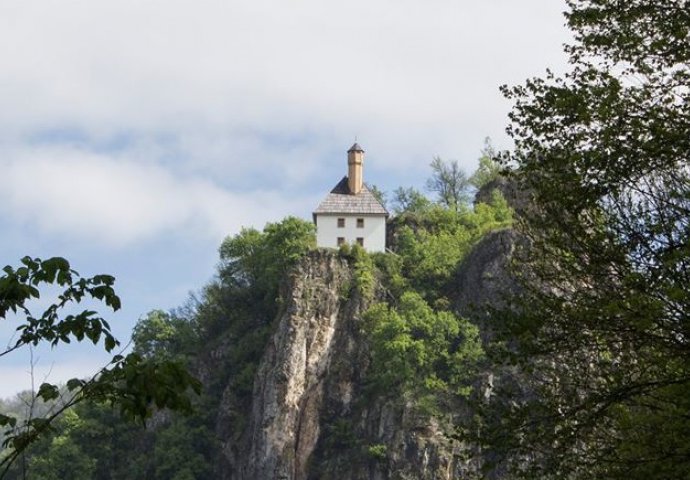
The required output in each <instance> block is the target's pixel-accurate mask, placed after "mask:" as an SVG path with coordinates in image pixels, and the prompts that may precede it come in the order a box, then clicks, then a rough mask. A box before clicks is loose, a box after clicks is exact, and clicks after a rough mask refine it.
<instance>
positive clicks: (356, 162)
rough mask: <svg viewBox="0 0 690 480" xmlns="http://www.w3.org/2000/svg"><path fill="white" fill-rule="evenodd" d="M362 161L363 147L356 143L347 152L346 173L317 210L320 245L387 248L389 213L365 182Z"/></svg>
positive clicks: (315, 214)
mask: <svg viewBox="0 0 690 480" xmlns="http://www.w3.org/2000/svg"><path fill="white" fill-rule="evenodd" d="M363 163H364V150H363V149H362V147H360V146H359V145H358V144H356V143H355V144H354V145H352V147H351V148H350V149H349V150H348V151H347V167H348V169H347V176H346V177H343V179H342V180H340V182H338V184H337V185H336V186H335V187H334V188H333V190H331V193H329V194H328V195H327V196H326V198H324V200H323V201H322V202H321V204H320V205H319V206H318V208H317V209H316V210H315V211H314V223H315V224H316V244H317V245H318V246H319V247H328V248H338V247H339V246H340V245H342V244H343V243H349V244H351V245H354V244H355V243H358V244H360V245H362V246H363V247H364V248H365V249H366V250H367V251H369V252H383V251H385V250H386V218H388V212H387V211H386V209H385V208H384V206H383V205H381V202H379V201H378V200H377V199H376V197H375V196H374V195H373V194H372V193H371V192H370V191H369V189H368V188H367V186H366V185H365V184H364V178H363V167H364V165H363Z"/></svg>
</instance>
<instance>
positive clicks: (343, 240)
mask: <svg viewBox="0 0 690 480" xmlns="http://www.w3.org/2000/svg"><path fill="white" fill-rule="evenodd" d="M343 243H345V237H338V246H341V245H342V244H343Z"/></svg>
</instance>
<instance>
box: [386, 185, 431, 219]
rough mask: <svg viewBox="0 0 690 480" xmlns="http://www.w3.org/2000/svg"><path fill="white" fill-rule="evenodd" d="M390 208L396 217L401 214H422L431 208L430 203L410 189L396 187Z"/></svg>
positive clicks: (422, 195)
mask: <svg viewBox="0 0 690 480" xmlns="http://www.w3.org/2000/svg"><path fill="white" fill-rule="evenodd" d="M392 206H393V213H395V214H396V215H400V214H403V213H416V214H422V213H424V212H426V211H427V210H428V209H429V208H430V207H431V201H429V199H428V198H426V197H425V196H424V194H422V193H421V192H420V191H418V190H416V189H414V188H412V187H408V188H404V187H398V188H396V189H395V190H394V191H393V200H392Z"/></svg>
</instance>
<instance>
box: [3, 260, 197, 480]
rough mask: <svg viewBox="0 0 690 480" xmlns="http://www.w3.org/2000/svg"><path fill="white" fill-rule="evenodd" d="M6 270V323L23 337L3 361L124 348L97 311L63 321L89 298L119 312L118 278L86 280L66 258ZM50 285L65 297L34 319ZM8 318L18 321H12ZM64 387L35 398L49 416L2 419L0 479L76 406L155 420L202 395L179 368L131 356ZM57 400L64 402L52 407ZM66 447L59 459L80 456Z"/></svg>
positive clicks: (47, 386)
mask: <svg viewBox="0 0 690 480" xmlns="http://www.w3.org/2000/svg"><path fill="white" fill-rule="evenodd" d="M3 272H4V274H3V275H2V276H0V320H2V321H14V320H18V326H17V332H18V338H17V340H16V341H15V343H14V344H13V345H10V346H8V348H7V349H6V350H5V351H3V352H0V358H2V357H4V356H5V355H8V354H11V353H12V352H14V351H16V350H17V349H20V348H23V347H26V346H30V345H38V344H39V343H43V342H45V343H49V344H50V345H52V346H57V345H58V344H67V343H71V342H72V341H73V340H74V341H83V340H89V341H91V342H93V344H94V345H95V344H98V343H100V342H102V343H103V348H105V350H106V351H107V352H111V351H113V350H114V349H115V347H117V346H118V345H119V342H118V341H117V340H116V339H115V337H114V336H113V335H112V333H111V331H110V325H109V323H108V322H107V321H106V320H105V319H104V318H103V317H101V316H100V315H99V314H98V313H97V312H95V311H93V310H90V309H85V310H82V311H81V312H78V313H75V314H67V315H64V316H63V311H64V310H66V309H68V308H69V307H74V306H75V305H77V304H79V303H80V302H82V301H84V300H87V299H91V300H95V301H102V302H103V303H104V304H105V305H106V306H107V307H110V308H112V309H113V310H117V309H119V308H120V299H119V297H118V296H117V295H116V293H115V290H114V283H115V279H114V278H113V277H112V276H110V275H96V276H94V277H90V278H89V277H81V276H80V275H79V273H78V272H76V271H75V270H73V269H72V268H71V266H70V264H69V262H68V261H67V260H65V259H64V258H60V257H54V258H49V259H46V260H41V259H39V258H31V257H24V258H23V259H22V260H21V266H19V267H17V268H14V267H12V266H9V265H8V266H6V267H5V268H4V269H3ZM50 285H54V286H56V287H58V288H59V289H60V292H59V293H58V294H57V297H56V299H55V301H54V302H53V303H50V304H49V306H48V307H47V308H44V309H42V312H41V313H40V315H35V314H34V313H33V312H32V307H34V306H35V305H34V303H33V301H34V300H38V299H39V298H40V297H41V289H44V288H45V287H47V286H50ZM10 312H11V313H12V314H15V315H16V316H17V318H15V317H11V318H10V319H8V318H7V315H8V313H10ZM65 387H66V388H65V389H63V390H61V389H60V388H59V386H58V385H55V384H52V383H48V382H44V383H42V384H41V385H40V387H39V388H38V390H37V391H36V392H30V395H31V399H30V402H32V404H33V402H34V401H36V400H41V401H43V402H52V403H51V406H50V408H48V409H47V410H46V411H44V412H40V413H39V412H38V411H37V410H35V409H31V408H30V409H29V412H28V415H27V416H25V417H19V416H16V415H8V414H4V413H1V414H0V428H2V434H3V436H4V438H3V441H2V448H3V451H2V455H1V456H0V477H1V476H4V474H5V473H6V472H7V471H8V469H9V468H10V466H11V465H12V463H13V462H14V461H15V460H16V459H17V458H18V456H19V455H20V454H21V453H22V452H24V451H25V450H26V449H27V448H28V447H29V446H31V445H32V444H34V443H35V442H36V441H37V440H39V439H40V438H42V437H43V436H45V435H46V434H47V433H48V432H49V430H50V429H51V425H52V424H53V423H54V422H55V421H56V420H58V419H59V418H60V416H61V415H63V414H64V413H65V412H68V411H69V409H70V408H72V407H73V406H75V405H77V404H80V403H82V402H84V401H98V402H107V403H110V404H111V405H114V406H117V407H119V409H120V411H121V413H122V414H123V415H124V416H128V417H132V418H135V419H141V420H143V419H146V418H148V417H149V416H151V414H152V413H153V410H154V409H155V408H171V409H178V410H188V409H189V407H190V400H189V397H188V396H187V390H188V389H193V390H195V391H197V392H198V391H199V388H200V384H199V382H198V381H197V380H196V379H195V378H194V377H192V376H191V374H190V373H189V372H188V371H187V370H186V368H184V366H183V365H182V364H180V363H179V362H174V361H161V360H158V359H155V360H154V359H151V360H145V359H143V358H142V357H141V356H140V355H138V354H136V353H132V354H129V355H126V356H123V355H119V354H118V355H115V356H114V357H113V358H112V360H111V362H110V363H109V364H108V365H106V366H105V367H103V368H101V369H100V370H99V371H97V372H94V376H93V377H91V378H89V379H79V378H73V379H71V380H69V381H67V383H66V386H65ZM57 399H60V401H59V402H54V401H55V400H57ZM66 448H67V447H64V448H63V449H62V450H60V452H61V453H60V455H67V456H72V455H74V454H75V452H73V451H70V450H68V449H66ZM46 468H51V467H46ZM85 468H86V467H85ZM87 470H88V469H87Z"/></svg>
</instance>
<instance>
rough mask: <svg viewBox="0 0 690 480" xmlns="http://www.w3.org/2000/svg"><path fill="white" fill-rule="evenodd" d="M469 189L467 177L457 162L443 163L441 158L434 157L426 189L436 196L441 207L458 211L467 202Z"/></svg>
mask: <svg viewBox="0 0 690 480" xmlns="http://www.w3.org/2000/svg"><path fill="white" fill-rule="evenodd" d="M469 187H470V183H469V180H468V179H467V175H466V174H465V172H463V171H462V169H461V168H460V166H459V165H458V161H457V160H452V161H444V160H443V159H441V157H434V159H433V160H432V162H431V177H430V178H429V179H428V180H427V182H426V188H427V190H429V191H430V192H432V193H435V194H436V195H437V196H438V201H439V203H440V204H441V205H443V206H445V207H447V208H449V209H451V210H455V211H456V212H457V211H459V210H460V208H461V207H462V205H464V204H466V203H467V202H468V201H469Z"/></svg>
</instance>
